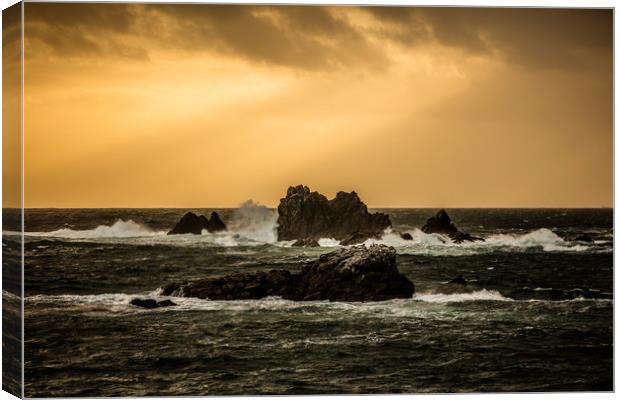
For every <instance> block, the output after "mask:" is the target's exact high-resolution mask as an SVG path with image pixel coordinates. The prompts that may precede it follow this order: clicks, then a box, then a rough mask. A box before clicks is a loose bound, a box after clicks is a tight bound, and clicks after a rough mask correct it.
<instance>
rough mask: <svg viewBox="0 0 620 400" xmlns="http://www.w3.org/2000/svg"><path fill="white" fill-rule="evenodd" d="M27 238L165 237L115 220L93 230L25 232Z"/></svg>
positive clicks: (127, 222)
mask: <svg viewBox="0 0 620 400" xmlns="http://www.w3.org/2000/svg"><path fill="white" fill-rule="evenodd" d="M25 234H26V235H27V236H45V237H55V238H63V239H106V238H136V237H151V236H162V235H165V234H166V232H164V231H154V230H152V229H150V228H148V227H146V226H144V225H140V224H138V223H136V222H134V221H133V220H127V221H124V220H120V219H119V220H117V221H116V222H115V223H114V224H112V225H99V226H98V227H96V228H95V229H86V230H73V229H69V228H63V229H58V230H55V231H51V232H26V233H25Z"/></svg>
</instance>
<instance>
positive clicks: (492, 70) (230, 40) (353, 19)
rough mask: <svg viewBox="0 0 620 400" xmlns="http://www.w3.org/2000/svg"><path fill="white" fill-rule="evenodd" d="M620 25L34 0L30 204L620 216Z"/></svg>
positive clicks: (604, 20)
mask: <svg viewBox="0 0 620 400" xmlns="http://www.w3.org/2000/svg"><path fill="white" fill-rule="evenodd" d="M612 18H613V16H612V11H611V10H602V9H599V10H587V9H579V10H577V9H510V8H495V9H484V8H420V7H409V8H407V7H354V6H340V7H323V6H321V7H319V6H234V5H232V6H231V5H195V4H194V5H188V4H172V5H163V4H150V5H144V4H88V3H86V4H59V3H48V4H45V3H26V4H25V15H24V20H25V37H24V48H25V56H24V57H25V66H24V81H25V97H24V119H25V127H24V136H25V154H24V160H25V161H24V163H25V199H24V201H25V205H26V207H181V208H185V207H235V206H238V205H239V204H241V203H243V202H244V201H245V200H248V199H253V200H254V201H257V202H259V203H262V204H265V205H267V206H276V205H277V204H278V202H279V199H280V198H281V197H283V196H284V195H285V193H286V189H287V187H288V186H290V185H296V184H305V185H308V186H309V187H310V188H311V189H313V190H318V191H320V192H321V193H323V194H325V195H327V196H328V197H332V196H334V194H335V193H336V192H337V191H340V190H344V191H351V190H355V191H357V193H359V195H360V197H361V198H362V200H364V201H365V202H366V203H367V204H368V205H369V206H370V207H601V206H606V207H610V206H612V204H613V145H612V144H613V125H612V118H613V111H612V95H613V86H612V82H613V81H612V78H613V70H612V61H613V58H612V35H613V32H612V30H613V28H612V23H613V21H612ZM7 35H10V25H9V26H6V24H5V26H4V32H3V38H4V39H5V40H6V41H10V40H11V38H15V37H16V38H17V40H19V36H18V35H17V36H16V35H12V36H10V37H8V36H7ZM4 64H5V66H4V67H3V68H5V69H6V68H8V66H7V64H8V63H7V62H6V60H5V62H4ZM5 90H8V89H5Z"/></svg>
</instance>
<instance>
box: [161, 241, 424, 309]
mask: <svg viewBox="0 0 620 400" xmlns="http://www.w3.org/2000/svg"><path fill="white" fill-rule="evenodd" d="M161 293H162V295H165V296H180V297H198V298H203V299H206V298H208V299H211V300H241V299H260V298H263V297H268V296H280V297H282V298H284V299H288V300H296V301H308V300H330V301H379V300H388V299H394V298H410V297H411V296H412V295H413V293H414V285H413V283H412V282H411V281H410V280H409V279H408V278H407V277H405V276H404V275H402V274H400V273H399V271H398V268H397V267H396V251H395V250H394V248H392V247H387V246H384V245H373V246H370V247H368V248H367V247H365V246H356V247H351V248H344V249H340V250H337V251H334V252H332V253H328V254H323V255H322V256H320V257H319V259H318V260H316V261H314V262H310V263H308V264H306V265H305V266H304V267H303V269H302V270H301V272H299V273H297V274H292V273H291V272H289V271H286V270H271V271H269V272H263V271H261V272H254V273H236V274H231V275H226V276H222V277H216V278H207V279H202V280H198V281H194V282H183V283H171V284H168V285H166V286H164V287H163V288H162V289H161Z"/></svg>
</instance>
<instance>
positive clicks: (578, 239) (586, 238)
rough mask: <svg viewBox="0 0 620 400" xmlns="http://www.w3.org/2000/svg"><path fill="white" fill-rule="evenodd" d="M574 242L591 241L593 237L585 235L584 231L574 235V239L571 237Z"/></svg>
mask: <svg viewBox="0 0 620 400" xmlns="http://www.w3.org/2000/svg"><path fill="white" fill-rule="evenodd" d="M573 240H574V241H576V242H586V243H593V242H594V239H592V236H590V235H587V234H585V233H583V234H581V235H578V236H575V239H573Z"/></svg>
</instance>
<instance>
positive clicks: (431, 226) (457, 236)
mask: <svg viewBox="0 0 620 400" xmlns="http://www.w3.org/2000/svg"><path fill="white" fill-rule="evenodd" d="M422 231H423V232H424V233H439V234H442V235H446V236H449V237H450V239H452V241H453V242H454V243H462V242H478V241H481V242H484V239H483V238H480V237H476V236H472V235H470V234H469V233H463V232H461V231H459V230H458V228H457V227H456V226H455V225H454V224H453V223H452V221H451V220H450V217H449V216H448V213H446V211H445V210H440V211H439V212H438V213H437V214H435V215H434V216H432V217H430V218H429V219H428V220H426V223H425V224H424V226H422Z"/></svg>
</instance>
